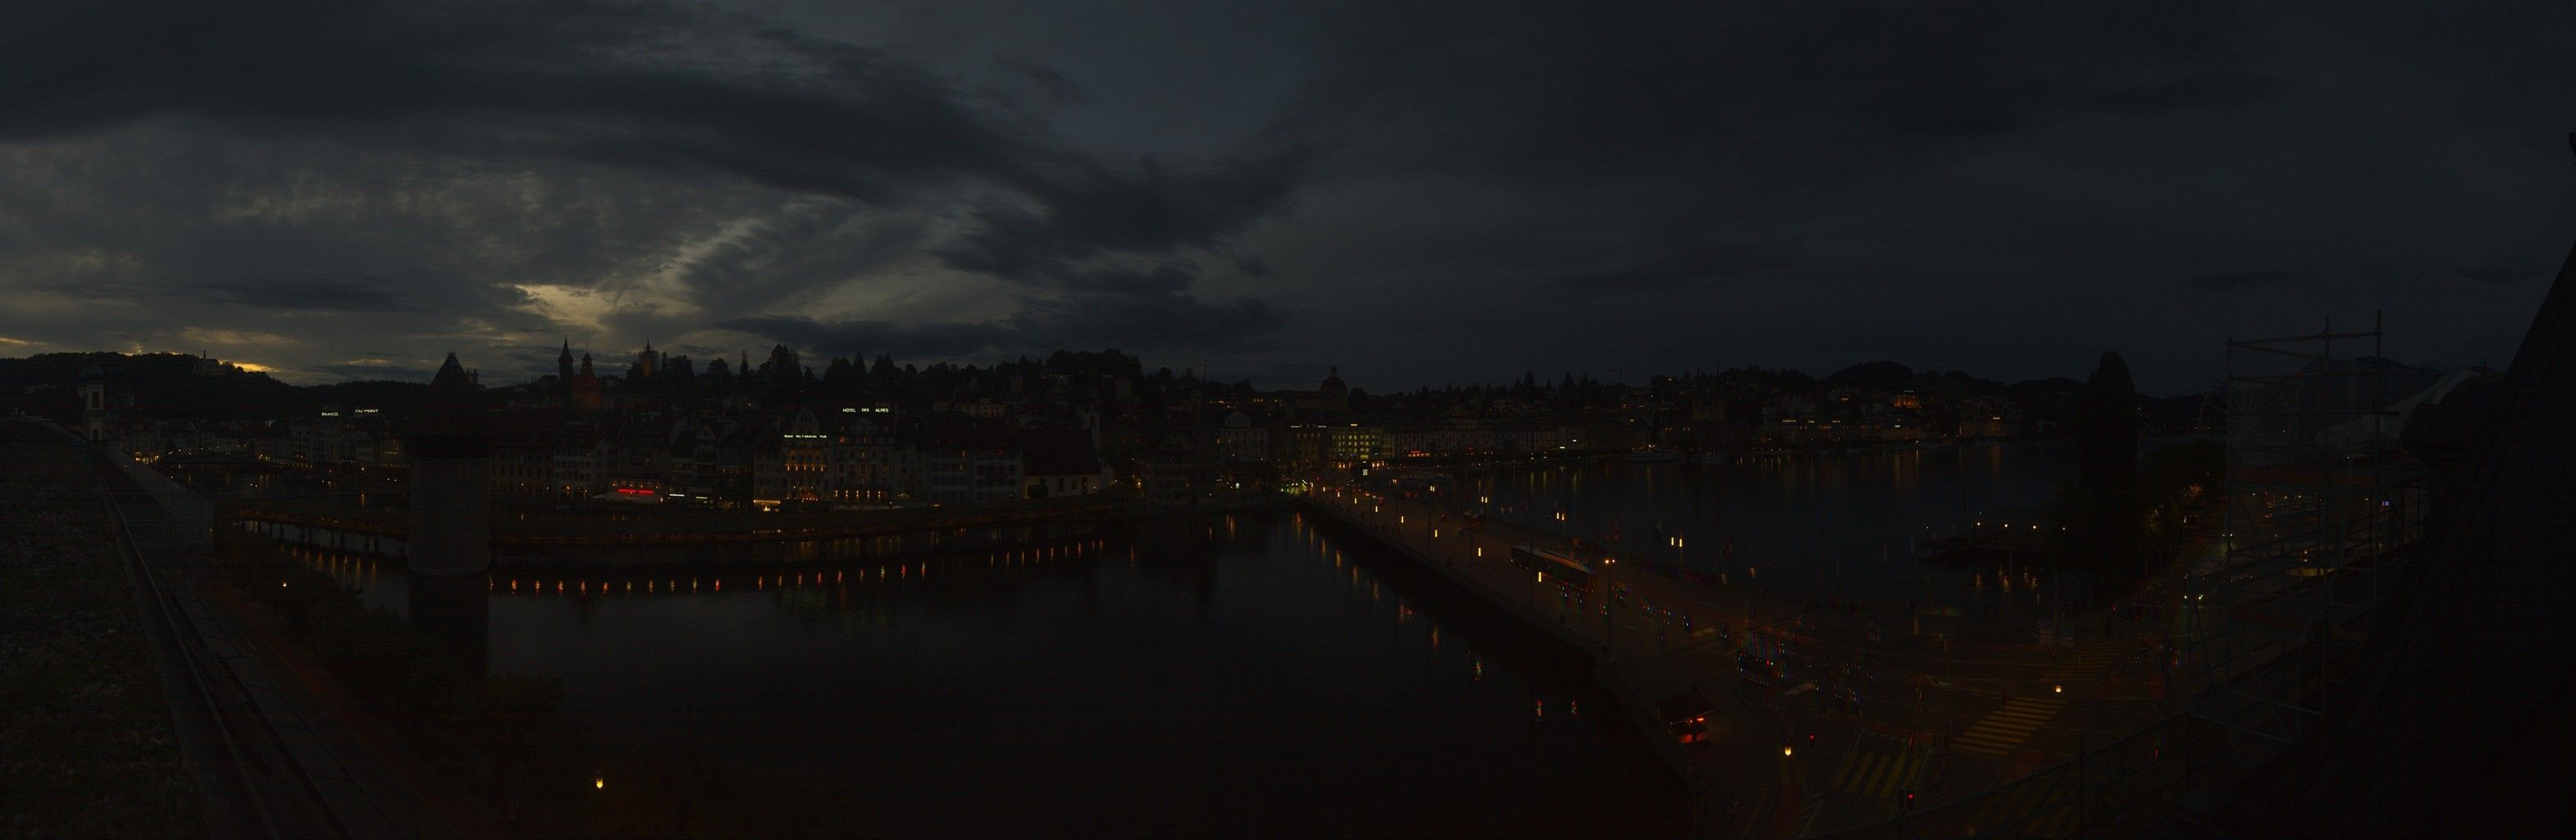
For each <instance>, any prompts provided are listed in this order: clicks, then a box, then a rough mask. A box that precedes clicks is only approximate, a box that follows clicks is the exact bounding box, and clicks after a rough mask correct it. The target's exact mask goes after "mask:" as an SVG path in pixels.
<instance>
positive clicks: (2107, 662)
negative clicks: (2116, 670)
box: [2066, 640, 2130, 680]
mask: <svg viewBox="0 0 2576 840" xmlns="http://www.w3.org/2000/svg"><path fill="white" fill-rule="evenodd" d="M2129 644H2130V642H2129V640H2120V641H2109V642H2085V643H2083V644H2080V645H2076V646H2075V659H2074V661H2073V662H2071V663H2068V667H2067V669H2066V678H2067V679H2072V680H2089V679H2093V678H2095V677H2099V676H2102V675H2103V674H2104V673H2106V672H2109V671H2110V670H2111V666H2113V665H2117V664H2119V662H2120V655H2121V654H2124V653H2127V652H2128V651H2129Z"/></svg>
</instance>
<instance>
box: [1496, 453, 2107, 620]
mask: <svg viewBox="0 0 2576 840" xmlns="http://www.w3.org/2000/svg"><path fill="white" fill-rule="evenodd" d="M2073 474H2074V450H2073V447H2072V446H2071V445H2070V444H2064V443H2056V442H1986V443H1968V444H1957V445H1947V446H1942V447H1937V448H1927V449H1910V450H1863V451H1858V452H1849V453H1821V454H1806V455H1796V456H1768V457H1747V458H1741V459H1737V460H1735V461H1733V462H1732V463H1729V464H1725V465H1718V466H1704V465H1698V464H1690V463H1662V464H1646V463H1626V462H1617V461H1612V462H1596V463H1593V464H1588V465H1584V466H1580V467H1564V468H1556V467H1551V468H1541V469H1523V470H1513V471H1508V472H1501V473H1494V474H1486V475H1472V476H1469V477H1468V478H1467V481H1466V485H1465V487H1464V492H1462V493H1459V494H1458V496H1459V497H1460V498H1463V499H1468V500H1473V499H1475V498H1477V497H1479V496H1486V497H1490V498H1491V500H1492V501H1491V503H1490V504H1489V505H1487V507H1488V509H1489V511H1490V512H1492V513H1493V514H1494V515H1496V516H1497V517H1498V518H1502V519H1508V520H1512V521H1517V522H1522V523H1525V524H1530V525H1532V526H1535V527H1541V528H1544V529H1545V530H1548V531H1561V530H1563V529H1564V527H1565V526H1560V525H1559V524H1558V523H1557V521H1556V519H1555V518H1554V514H1556V513H1558V512H1564V513H1566V514H1567V516H1568V519H1569V520H1570V522H1571V530H1572V533H1574V534H1576V535H1579V536H1582V537H1584V538H1585V539H1586V540H1587V541H1590V542H1605V541H1609V540H1610V539H1611V537H1612V535H1613V533H1614V531H1615V533H1616V536H1617V540H1616V542H1617V544H1618V545H1620V546H1621V547H1622V548H1623V549H1624V553H1626V554H1628V555H1633V556H1634V557H1635V558H1636V559H1638V560H1643V561H1645V562H1647V563H1651V564H1654V565H1657V566H1673V565H1675V564H1679V565H1680V566H1681V567H1684V568H1688V569H1690V570H1692V571H1695V572H1701V573H1709V574H1716V573H1720V572H1723V573H1726V574H1728V575H1729V576H1730V578H1731V579H1733V580H1736V581H1747V580H1748V579H1752V580H1758V581H1759V582H1760V584H1761V585H1762V586H1764V587H1769V588H1771V590H1772V591H1777V592H1780V593H1783V594H1795V595H1799V596H1818V595H1841V596H1851V597H1857V598H1866V599H1874V600H1878V601H1882V602H1899V603H1901V602H1903V601H1907V600H1914V601H1919V602H1921V603H1923V604H1925V605H1940V606H1951V607H1957V608H1959V609H1961V610H1962V611H1963V612H1964V613H1966V614H1967V615H1970V616H1980V615H1984V614H1987V613H1989V612H1991V613H1992V614H1993V616H1994V617H1995V618H1996V619H1997V620H2004V619H2008V618H2011V617H2013V616H2016V615H2027V614H2029V613H2031V612H2034V611H2045V610H2048V609H2052V608H2053V607H2054V606H2055V604H2054V602H2053V601H2046V600H2043V598H2044V597H2050V596H2054V594H2055V592H2056V589H2055V588H2054V587H2053V586H2050V585H2048V584H2049V583H2050V582H2051V581H2053V580H2054V578H2052V577H2050V576H2051V575H2052V574H2054V573H2053V572H2047V571H2033V570H2031V569H2028V568H2025V567H2023V566H2022V565H2021V564H2019V563H2011V562H2006V563H2002V564H1992V565H1984V566H1982V567H1980V566H1965V565H1962V566H1952V565H1944V564H1939V563H1926V562H1918V561H1916V560H1914V559H1912V558H1911V555H1910V552H1914V551H1916V550H1918V549H1919V548H1920V547H1921V543H1922V542H1923V541H1924V540H1925V539H1926V538H1928V537H1929V536H1930V535H1932V534H1934V533H1936V532H1937V531H1938V530H1939V529H1947V528H1951V527H1954V526H1958V525H1961V524H1964V523H1966V522H1968V521H1971V520H1973V519H1974V518H1975V516H1976V515H1977V514H1978V513H1980V512H2000V511H2006V510H2017V509H2033V508H2038V507H2040V506H2042V505H2043V504H2045V503H2046V502H2047V500H2048V499H2049V498H2050V496H2052V495H2053V494H2054V493H2055V492H2056V491H2057V488H2058V485H2059V484H2060V483H2061V482H2063V481H2066V480H2069V479H2071V478H2072V477H2073ZM1674 535H1679V536H1683V537H1684V538H1685V550H1683V551H1678V552H1677V551H1675V550H1674V549H1673V548H1672V547H1671V544H1670V543H1669V542H1667V539H1666V538H1667V537H1670V536H1674ZM1730 546H1731V547H1732V559H1731V560H1730V559H1729V558H1728V550H1729V547H1730ZM1756 569H1758V570H1759V572H1758V574H1756V573H1754V571H1753V570H1756ZM2026 575H2027V576H2030V577H2031V578H2033V579H2036V580H2038V581H2039V583H2040V584H2042V585H2040V586H2037V587H2032V586H2026V585H2020V584H2021V582H2022V579H2023V578H2024V576H2026ZM1980 576H1982V578H1983V581H1984V583H1985V585H1984V586H1983V587H1980V586H1978V585H1977V584H1978V581H1979V578H1980ZM1999 576H2009V577H2012V578H2014V579H2015V583H2016V586H2015V587H2014V588H2013V589H2011V590H2010V591H2006V590H2004V589H2003V588H2002V587H2000V586H1997V585H1996V584H1995V582H1996V580H1997V578H1998V577H1999ZM2066 581H2067V584H2068V586H2069V589H2070V590H2080V589H2081V588H2083V587H2084V586H2085V585H2086V579H2085V578H2084V577H2083V576H2082V575H2079V574H2073V573H2069V574H2068V575H2067V577H2066Z"/></svg>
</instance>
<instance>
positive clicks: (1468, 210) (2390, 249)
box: [0, 2, 2576, 393]
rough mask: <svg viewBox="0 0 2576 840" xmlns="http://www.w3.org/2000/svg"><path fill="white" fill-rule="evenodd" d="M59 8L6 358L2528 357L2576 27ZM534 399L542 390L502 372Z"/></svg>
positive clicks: (349, 372)
mask: <svg viewBox="0 0 2576 840" xmlns="http://www.w3.org/2000/svg"><path fill="white" fill-rule="evenodd" d="M2131 5H2139V4H2108V3H2048V4H2037V5H2031V6H2005V5H1963V4H1949V3H1941V4H1898V5H1869V4H1825V3H1799V4H1765V5H1763V6H1758V7H1756V6H1735V5H1731V4H1730V5H1726V6H1714V5H1709V4H1693V5H1688V6H1681V7H1654V6H1644V5H1638V6H1626V7H1616V6H1614V7H1603V6H1599V5H1597V4H1574V3H1548V4H1531V5H1522V6H1514V5H1497V4H1477V5H1466V6H1446V5H1425V4H1414V3H1406V4H1388V3H1366V4H1358V5H1350V6H1334V5H1323V4H1296V5H1276V6H1274V5H1246V4H1239V3H1231V2H1228V3H1213V2H1197V3H1178V4H1168V5H1134V4H1118V5H1109V4H1092V3H1070V2H1042V3H1028V4H997V3H966V4H959V3H953V2H937V3H922V4H909V5H897V6H884V7H875V6H872V7H865V8H852V7H850V6H848V5H845V4H838V3H833V4H825V3H812V4H789V3H738V4H726V5H718V6H712V7H700V6H658V5H627V4H591V5H549V6H543V7H539V6H532V5H515V4H514V5H506V6H499V7H473V6H463V5H453V4H415V3H388V4H369V3H345V2H331V3H315V4H310V5H285V6H245V5H237V4H231V3H206V2H177V3H164V4H143V5H121V4H88V3H81V4H72V3H24V4H20V3H12V4H10V8H9V10H7V11H5V12H0V355H26V354H29V353H39V352H52V351H63V350H121V351H128V352H135V351H150V352H158V351H185V352H195V351H201V350H202V351H206V352H209V353H212V354H214V355H216V356H219V357H222V358H225V359H228V360H234V361H239V362H244V363H248V364H255V365H258V366H261V367H264V368H268V369H271V370H272V372H273V373H275V374H276V375H277V376H279V377H281V378H283V379H286V380H288V381H292V382H319V381H333V380H339V379H348V378H397V379H420V378H426V376H427V373H428V371H429V370H430V369H431V368H432V367H433V366H434V363H435V361H436V359H437V358H438V357H439V356H440V355H441V354H443V353H445V352H446V351H448V350H455V351H457V352H458V353H459V354H460V355H461V356H463V357H464V358H465V359H466V360H467V361H468V362H469V363H472V364H474V365H476V366H479V367H481V368H482V369H483V370H484V371H485V372H486V375H487V377H490V376H496V375H497V376H499V377H501V378H503V379H505V380H506V379H520V378H525V377H528V376H533V375H535V374H537V373H540V372H551V370H552V368H553V358H554V355H555V351H556V347H557V345H558V342H559V341H561V340H563V338H564V337H566V336H569V337H570V339H571V341H572V342H573V344H574V346H575V347H576V348H587V349H591V350H593V351H594V352H597V353H599V354H600V355H601V356H603V357H608V358H611V359H613V363H612V364H611V368H612V372H614V371H616V370H622V369H623V368H624V365H625V363H626V361H628V360H629V359H631V358H632V354H633V350H634V349H635V348H636V347H637V346H638V345H640V344H641V343H642V342H644V341H646V340H651V341H652V342H653V343H654V345H655V347H656V348H659V349H663V350H667V351H669V352H672V353H684V354H688V355H691V356H693V357H695V358H696V359H697V360H698V361H699V362H700V363H701V364H703V363H704V362H705V361H706V360H708V359H710V358H711V357H714V356H718V355H721V356H723V357H725V358H728V359H731V358H733V357H734V356H735V355H736V354H737V353H738V352H742V351H749V352H750V355H751V356H752V357H753V358H755V359H758V358H760V357H761V356H763V355H764V354H765V351H766V349H767V348H768V347H769V346H770V345H771V344H773V343H779V342H784V343H787V344H789V345H791V346H794V347H798V348H800V349H802V350H804V351H805V352H806V353H807V355H808V358H809V359H813V360H814V361H815V363H816V367H817V368H818V369H819V368H820V360H821V359H820V357H828V356H833V355H849V354H854V353H860V354H866V355H869V356H874V355H877V354H880V353H887V354H892V355H893V356H895V357H896V358H897V359H898V360H902V361H912V362H921V363H928V362H932V361H937V360H941V359H955V360H965V361H973V362H977V363H988V362H991V361H996V360H1001V359H1007V358H1012V357H1016V356H1018V355H1021V354H1023V353H1029V354H1037V353H1043V352H1045V351H1047V350H1051V349H1055V348H1059V347H1062V348H1069V349H1085V348H1099V347H1110V346H1114V347H1118V348H1121V349H1124V350H1127V351H1129V352H1131V353H1137V354H1140V355H1142V356H1144V357H1145V359H1146V360H1147V364H1148V366H1149V368H1150V367H1157V366H1166V365H1167V366H1170V367H1172V368H1174V369H1175V370H1178V369H1181V368H1184V367H1195V368H1199V369H1200V370H1201V371H1204V372H1207V373H1211V374H1213V375H1215V376H1218V377H1222V378H1225V379H1229V380H1232V379H1250V380H1252V381H1254V382H1256V383H1258V384H1261V385H1263V386H1265V387H1312V384H1313V381H1314V380H1316V379H1319V378H1321V377H1322V375H1323V372H1324V369H1325V366H1327V365H1339V366H1341V368H1342V372H1343V375H1344V376H1345V378H1347V379H1349V380H1350V381H1351V383H1352V384H1353V385H1355V386H1358V387H1363V388H1370V389H1377V390H1387V389H1396V388H1410V387H1414V386H1418V385H1425V384H1430V385H1437V384H1441V383H1444V382H1460V383H1464V382H1473V381H1494V382H1500V381H1504V380H1507V379H1510V378H1513V377H1517V376H1518V375H1519V374H1520V373H1521V371H1523V370H1536V371H1538V372H1539V373H1540V374H1541V375H1542V377H1544V378H1553V377H1554V376H1555V375H1557V374H1559V373H1562V372H1565V371H1573V372H1576V373H1578V374H1581V373H1589V374H1591V375H1593V376H1596V377H1599V378H1601V379H1604V380H1610V379H1614V378H1617V377H1618V376H1620V375H1621V374H1618V373H1616V372H1615V371H1619V370H1625V371H1629V373H1628V374H1626V375H1627V376H1628V377H1629V378H1630V380H1631V381H1638V380H1639V379H1640V378H1641V377H1642V376H1643V375H1644V374H1645V373H1646V372H1648V371H1662V372H1675V371H1688V370H1690V369H1693V368H1703V369H1715V368H1718V367H1735V366H1745V365H1759V366H1766V367H1777V366H1795V367H1802V368H1805V369H1807V370H1809V371H1810V372H1813V373H1818V374H1823V373H1827V372H1830V371H1832V370H1834V369H1836V368H1839V367H1841V366H1843V365H1845V364H1849V363H1851V362H1856V361H1865V360H1870V359H1882V358H1884V359H1895V360H1898V361H1902V362H1905V363H1907V364H1910V365H1912V366H1914V367H1916V368H1917V369H1924V368H1957V369H1965V370H1968V371H1970V372H1973V373H1977V374H1980V375H1984V376H1988V377H1991V378H1999V379H2007V380H2012V379H2024V378H2037V377H2044V376H2073V377H2081V376H2083V375H2084V374H2085V373H2086V372H2087V371H2089V370H2090V369H2091V367H2092V363H2093V359H2094V356H2095V355H2096V354H2098V353H2100V352H2101V351H2103V350H2118V351H2121V352H2122V353H2123V354H2124V355H2125V356H2127V357H2128V359H2129V360H2130V363H2131V364H2132V366H2133V367H2135V368H2136V370H2137V376H2138V380H2139V385H2140V387H2141V389H2142V390H2145V391H2147V392H2149V393H2177V392H2183V391H2189V390H2197V389H2202V388H2206V387H2209V386H2211V385H2214V384H2215V383H2216V381H2217V380H2218V378H2219V377H2220V376H2221V372H2222V371H2221V365H2222V363H2223V353H2222V351H2221V347H2220V341H2221V339H2222V337H2223V336H2226V335H2228V334H2230V333H2234V334H2237V335H2240V336H2245V335H2254V334H2270V333H2289V332H2298V331H2304V330H2310V329H2314V328H2316V327H2318V326H2320V325H2322V323H2323V322H2324V320H2325V319H2327V318H2329V317H2331V318H2333V319H2334V321H2335V323H2336V324H2337V325H2338V326H2345V325H2358V324H2364V323H2366V322H2367V321H2368V320H2369V318H2370V316H2371V313H2372V311H2373V310H2385V311H2386V312H2387V318H2388V326H2389V328H2390V330H2391V333H2392V338H2391V340H2390V342H2389V349H2390V351H2391V355H2395V356H2398V357H2400V358H2402V359H2404V360H2407V361H2411V362H2416V363H2421V364H2428V365H2435V366H2444V367H2449V366H2457V365H2464V364H2475V363H2479V362H2480V361H2485V362H2488V363H2490V364H2494V365H2498V366H2501V365H2502V364H2503V363H2504V362H2505V361H2507V360H2508V359H2509V358H2510V357H2511V354H2512V352H2513V347H2514V344H2515V342H2516V341H2517V340H2518V339H2519V336H2520V334H2521V331H2522V330H2523V328H2524V327H2525V326H2526V325H2527V324H2528V322H2529V319H2530V317H2531V314H2532V312H2533V311H2534V310H2535V309H2536V308H2537V306H2538V303H2539V300H2540V297H2541V295H2542V294H2543V292H2544V291H2545V290H2546V287H2547V284H2548V279H2549V277H2550V276H2551V274H2552V273H2553V272H2554V271H2555V270H2556V268H2557V266H2558V263H2559V261H2560V260H2561V258H2562V257H2563V255H2564V254H2565V252H2566V248H2567V244H2568V242H2569V240H2570V238H2571V236H2576V162H2571V161H2570V159H2569V152H2568V145H2567V140H2566V133H2567V131H2569V130H2570V129H2571V128H2576V58H2571V55H2576V54H2571V53H2570V52H2569V51H2568V46H2567V44H2568V41H2567V36H2568V35H2569V33H2576V5H2571V4H2567V3H2548V4H2530V5H2508V4H2497V3H2473V4H2428V5H2423V6H2411V7H2396V6H2384V5H2362V4H2332V5H2327V4H2306V5H2300V6H2295V7H2288V6H2253V7H2247V6H2234V5H2198V4H2153V5H2152V6H2151V7H2149V8H2128V7H2129V6H2131ZM486 381H487V382H489V381H492V380H491V379H489V378H487V380H486Z"/></svg>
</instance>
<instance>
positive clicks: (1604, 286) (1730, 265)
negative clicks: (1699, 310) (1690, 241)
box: [1549, 242, 1815, 295]
mask: <svg viewBox="0 0 2576 840" xmlns="http://www.w3.org/2000/svg"><path fill="white" fill-rule="evenodd" d="M1814 262H1815V259H1814V257H1812V256H1810V255H1808V254H1806V253H1804V252H1803V251H1800V250H1799V249H1798V248H1797V247H1796V246H1793V245H1790V244H1787V243H1781V242H1741V243H1733V244H1728V245H1721V246H1716V247H1712V248H1708V249H1706V250H1701V251H1696V252H1689V253H1678V254H1666V255H1662V256H1660V257H1658V258H1656V259H1655V260H1653V261H1651V262H1647V263H1642V264H1638V265H1632V266H1625V267H1621V268H1617V269H1613V270H1610V271H1602V272H1593V273H1586V274H1579V275H1576V276H1573V277H1565V278H1561V279H1557V280H1553V281H1550V282H1549V285H1550V286H1552V287H1554V288H1555V290H1556V291H1557V292H1559V293H1562V294H1567V295H1631V294H1641V293H1652V294H1669V293H1672V292H1676V291H1691V290H1697V289H1701V288H1704V287H1706V286H1707V285H1708V284H1710V283H1713V282H1717V281H1722V280H1732V279H1740V278H1748V277H1755V276H1760V275H1765V274H1770V273H1774V272H1777V271H1779V270H1781V269H1788V268H1796V267H1799V266H1804V265H1810V264H1813V263H1814Z"/></svg>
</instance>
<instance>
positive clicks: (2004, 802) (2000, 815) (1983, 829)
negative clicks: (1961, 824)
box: [1968, 774, 2082, 837]
mask: <svg viewBox="0 0 2576 840" xmlns="http://www.w3.org/2000/svg"><path fill="white" fill-rule="evenodd" d="M2068 782H2069V780H2068V779H2067V777H2066V776H2065V775H2064V774H2054V775H2047V776H2039V777H2034V778H2031V779H2028V780H2025V781H2023V782H2021V783H2019V784H2015V785H2013V786H2011V787H2007V788H2003V789H2001V790H1997V791H1994V792H1992V793H1989V794H1986V795H1985V796H1984V797H1983V798H1982V800H1981V801H1979V802H1977V803H1975V804H1974V805H1972V806H1970V807H1971V808H1973V810H1972V812H1971V813H1972V814H1973V815H1972V816H1971V817H1970V818H1969V822H1968V825H1969V831H1970V833H1973V834H1977V835H1979V836H1990V837H2067V836H2072V835H2073V834H2074V833H2075V831H2076V829H2078V828H2080V827H2081V825H2082V824H2081V822H2080V817H2081V811H2082V809H2080V808H2078V807H2077V803H2076V802H2075V793H2074V789H2073V786H2072V785H2070V784H2068Z"/></svg>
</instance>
